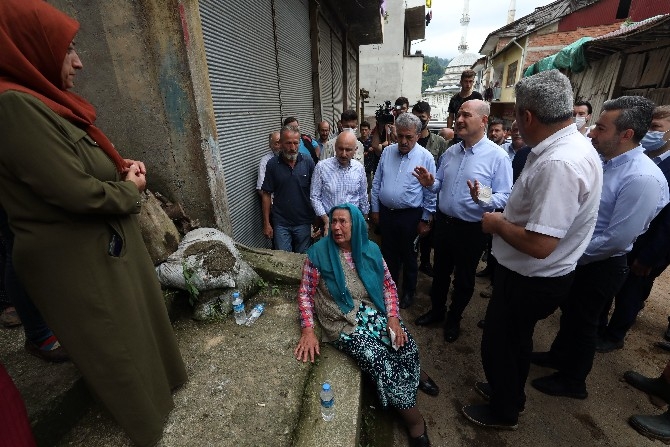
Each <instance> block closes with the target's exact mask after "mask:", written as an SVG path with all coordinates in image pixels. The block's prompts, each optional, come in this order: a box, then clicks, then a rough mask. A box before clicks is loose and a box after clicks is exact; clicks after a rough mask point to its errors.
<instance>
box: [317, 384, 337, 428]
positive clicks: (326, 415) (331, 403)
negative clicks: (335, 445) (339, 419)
mask: <svg viewBox="0 0 670 447" xmlns="http://www.w3.org/2000/svg"><path fill="white" fill-rule="evenodd" d="M319 397H320V398H321V417H322V418H323V420H324V421H332V420H333V418H334V417H335V395H334V394H333V390H332V388H331V387H330V383H328V382H326V383H324V384H323V385H322V386H321V393H320V394H319Z"/></svg>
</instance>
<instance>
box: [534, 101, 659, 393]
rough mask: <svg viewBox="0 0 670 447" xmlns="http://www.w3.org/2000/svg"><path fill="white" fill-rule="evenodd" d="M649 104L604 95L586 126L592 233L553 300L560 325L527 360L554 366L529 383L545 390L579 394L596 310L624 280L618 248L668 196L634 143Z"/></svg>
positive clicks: (626, 247) (625, 246)
mask: <svg viewBox="0 0 670 447" xmlns="http://www.w3.org/2000/svg"><path fill="white" fill-rule="evenodd" d="M653 111H654V103H652V102H651V101H650V100H648V99H646V98H644V97H641V96H622V97H620V98H617V99H612V100H609V101H605V103H604V104H603V111H602V113H601V114H600V117H599V118H598V121H597V122H596V126H595V128H594V129H592V130H591V143H592V144H593V147H595V148H596V150H597V151H598V153H599V154H600V158H601V159H602V161H603V188H602V195H601V197H600V206H599V208H598V217H597V219H596V226H595V230H594V232H593V236H592V237H591V240H590V242H589V244H588V246H587V247H586V250H585V251H584V253H583V254H582V256H581V258H579V261H578V262H577V268H576V269H575V278H574V282H573V283H572V286H571V288H570V293H569V295H568V297H567V299H566V300H564V301H563V302H562V303H561V305H560V308H561V311H562V315H561V325H560V330H559V332H558V334H557V335H556V338H555V339H554V342H553V343H552V345H551V349H550V351H549V352H543V353H539V352H538V353H533V355H532V357H531V360H532V361H533V362H534V363H537V364H541V365H542V366H549V367H554V368H556V369H558V371H557V372H555V373H554V374H552V375H549V376H546V377H540V378H537V379H535V380H533V381H532V382H531V384H532V385H533V387H534V388H536V389H537V390H539V391H541V392H543V393H545V394H549V395H551V396H566V397H572V398H576V399H585V398H586V397H587V395H588V393H587V391H586V377H587V376H588V374H589V372H590V371H591V367H592V366H593V357H594V355H595V352H596V339H597V331H598V324H599V320H600V314H601V312H602V310H603V308H604V307H605V305H606V303H607V302H608V301H609V299H610V297H612V296H614V295H615V294H616V293H617V292H618V291H619V288H620V287H621V285H622V284H623V283H624V281H625V280H626V276H627V275H628V265H627V262H626V253H628V252H629V251H630V250H631V248H632V247H633V242H634V241H635V239H636V238H637V237H638V236H639V235H640V234H641V233H643V232H644V231H646V230H647V228H648V227H649V223H650V222H651V220H652V219H653V218H654V217H655V216H656V215H657V214H658V212H659V211H660V210H661V209H662V208H663V207H664V206H665V205H666V204H667V203H668V183H667V181H666V179H665V177H664V175H663V173H662V172H661V170H660V169H659V168H658V166H656V164H655V163H654V162H653V161H651V159H650V158H649V157H647V156H646V155H645V154H644V151H643V148H642V146H640V140H641V139H642V137H644V135H645V133H646V132H647V129H648V128H649V124H650V123H651V118H652V113H653Z"/></svg>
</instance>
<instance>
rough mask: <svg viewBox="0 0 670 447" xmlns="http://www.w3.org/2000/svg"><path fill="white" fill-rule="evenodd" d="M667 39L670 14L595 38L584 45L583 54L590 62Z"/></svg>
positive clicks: (669, 33)
mask: <svg viewBox="0 0 670 447" xmlns="http://www.w3.org/2000/svg"><path fill="white" fill-rule="evenodd" d="M667 39H670V14H664V15H660V16H655V17H651V18H649V19H646V20H643V21H641V22H637V23H633V24H631V25H629V26H626V27H624V28H621V29H619V30H616V31H612V32H611V33H608V34H605V35H602V36H600V37H596V38H595V39H593V40H591V41H590V42H587V43H586V44H585V45H584V54H585V56H586V59H587V60H588V61H589V62H592V61H596V60H598V59H601V58H603V57H606V56H609V55H610V54H614V53H617V52H619V51H625V50H627V49H630V48H635V47H638V46H640V45H645V44H649V43H654V42H658V41H661V40H667Z"/></svg>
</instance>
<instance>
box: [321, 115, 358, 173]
mask: <svg viewBox="0 0 670 447" xmlns="http://www.w3.org/2000/svg"><path fill="white" fill-rule="evenodd" d="M340 122H341V123H342V132H347V131H348V132H351V133H352V134H354V135H355V134H356V129H357V128H358V113H356V111H355V110H351V109H350V110H345V111H344V112H342V116H341V120H340ZM334 155H335V138H331V139H330V140H328V142H327V143H326V144H324V145H323V149H322V150H321V154H319V160H325V159H327V158H330V157H332V156H334ZM364 156H365V148H364V147H363V143H361V142H360V141H358V140H356V153H355V154H354V160H356V161H359V162H360V163H363V157H364Z"/></svg>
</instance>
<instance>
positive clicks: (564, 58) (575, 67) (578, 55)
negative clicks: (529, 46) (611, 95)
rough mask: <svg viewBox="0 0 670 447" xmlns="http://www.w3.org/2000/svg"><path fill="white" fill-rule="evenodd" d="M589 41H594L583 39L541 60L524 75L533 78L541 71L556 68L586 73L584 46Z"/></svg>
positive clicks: (590, 38) (588, 38)
mask: <svg viewBox="0 0 670 447" xmlns="http://www.w3.org/2000/svg"><path fill="white" fill-rule="evenodd" d="M589 40H593V37H582V38H581V39H579V40H577V41H575V42H572V43H571V44H570V45H568V46H567V47H565V48H563V49H562V50H561V51H559V52H558V53H556V54H552V55H551V56H547V57H545V58H544V59H540V60H539V61H537V62H535V63H534V64H533V65H531V66H530V67H528V68H527V69H526V71H525V72H524V74H523V75H524V77H526V76H532V75H534V74H536V73H539V72H541V71H546V70H553V69H554V68H558V69H559V70H570V71H571V72H572V73H579V72H580V71H584V69H585V68H586V65H587V63H586V58H585V57H584V44H585V43H586V42H588V41H589Z"/></svg>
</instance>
